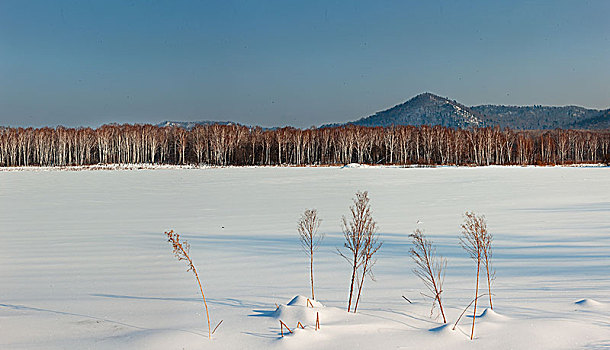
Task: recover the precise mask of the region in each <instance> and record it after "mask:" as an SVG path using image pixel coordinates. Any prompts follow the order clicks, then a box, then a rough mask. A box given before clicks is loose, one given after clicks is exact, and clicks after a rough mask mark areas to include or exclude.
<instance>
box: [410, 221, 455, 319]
mask: <svg viewBox="0 0 610 350" xmlns="http://www.w3.org/2000/svg"><path fill="white" fill-rule="evenodd" d="M410 237H411V242H412V243H413V247H411V249H410V251H409V252H410V253H411V258H413V261H415V265H416V267H415V268H414V269H413V272H414V273H415V275H417V277H419V279H421V280H422V282H424V285H425V286H426V288H428V291H429V292H430V293H431V295H427V294H423V293H422V294H423V295H424V296H426V297H428V298H430V299H432V308H431V309H430V316H432V315H433V313H434V308H435V307H436V304H438V306H439V309H440V312H441V315H442V316H443V323H447V319H446V318H445V311H444V310H443V303H442V299H441V293H442V292H443V282H444V280H445V268H446V267H447V259H445V258H443V257H442V256H441V257H437V255H436V249H435V248H434V246H433V245H432V241H431V240H429V239H427V238H426V236H425V235H424V232H423V231H422V230H420V229H416V230H415V231H414V232H413V233H412V234H411V235H410Z"/></svg>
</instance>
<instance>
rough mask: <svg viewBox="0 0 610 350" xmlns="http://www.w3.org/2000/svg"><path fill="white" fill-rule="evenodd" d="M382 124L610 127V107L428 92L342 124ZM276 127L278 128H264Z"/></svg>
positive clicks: (191, 125)
mask: <svg viewBox="0 0 610 350" xmlns="http://www.w3.org/2000/svg"><path fill="white" fill-rule="evenodd" d="M211 124H221V125H241V124H239V123H234V122H230V121H210V120H205V121H197V122H181V121H164V122H162V123H159V124H157V125H158V126H161V127H163V126H177V127H183V128H186V129H192V128H194V127H195V126H196V125H211ZM347 124H351V125H361V126H383V127H388V126H392V125H416V126H419V125H442V126H445V127H450V128H468V127H473V126H476V127H483V126H499V127H501V128H504V127H509V128H511V129H520V130H540V129H555V128H561V129H610V109H605V110H598V109H588V108H584V107H578V106H564V107H550V106H538V105H536V106H502V105H481V106H473V107H467V106H465V105H463V104H461V103H459V102H456V101H455V100H450V99H448V98H446V97H441V96H437V95H435V94H432V93H429V92H426V93H423V94H420V95H417V96H415V97H413V98H412V99H410V100H408V101H407V102H405V103H402V104H399V105H396V106H394V107H392V108H389V109H386V110H384V111H381V112H377V113H375V114H373V115H371V116H369V117H365V118H361V119H358V120H356V121H353V122H348V123H344V124H326V125H322V126H321V127H322V128H325V127H334V126H341V125H347ZM264 129H265V130H273V129H275V128H264Z"/></svg>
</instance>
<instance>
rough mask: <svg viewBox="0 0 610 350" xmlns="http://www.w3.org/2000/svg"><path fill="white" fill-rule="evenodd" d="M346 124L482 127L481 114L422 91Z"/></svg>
mask: <svg viewBox="0 0 610 350" xmlns="http://www.w3.org/2000/svg"><path fill="white" fill-rule="evenodd" d="M348 124H354V125H361V126H392V125H442V126H446V127H451V128H467V127H470V126H484V121H483V116H482V115H480V114H479V113H478V112H476V111H473V110H472V109H470V108H468V107H466V106H464V105H462V104H460V103H458V102H456V101H452V100H449V99H447V98H444V97H440V96H437V95H434V94H431V93H429V92H426V93H423V94H420V95H417V96H415V97H413V98H412V99H410V100H408V101H407V102H405V103H402V104H399V105H397V106H394V107H392V108H390V109H387V110H385V111H381V112H377V113H375V114H374V115H372V116H370V117H366V118H362V119H358V120H356V121H354V122H350V123H348ZM327 126H330V125H327Z"/></svg>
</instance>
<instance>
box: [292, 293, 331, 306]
mask: <svg viewBox="0 0 610 350" xmlns="http://www.w3.org/2000/svg"><path fill="white" fill-rule="evenodd" d="M307 300H309V303H311V304H309V303H308V302H307ZM287 305H288V306H305V307H307V306H313V307H324V305H322V303H320V302H319V301H315V300H313V299H309V298H307V297H304V296H302V295H297V296H296V297H294V298H292V300H290V301H289V302H288V304H287Z"/></svg>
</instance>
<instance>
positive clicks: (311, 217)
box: [297, 209, 324, 300]
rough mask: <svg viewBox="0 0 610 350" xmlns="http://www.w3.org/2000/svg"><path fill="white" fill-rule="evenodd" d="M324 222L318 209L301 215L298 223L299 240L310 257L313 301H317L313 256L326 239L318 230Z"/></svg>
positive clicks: (306, 211) (308, 210) (309, 210)
mask: <svg viewBox="0 0 610 350" xmlns="http://www.w3.org/2000/svg"><path fill="white" fill-rule="evenodd" d="M321 222H322V220H321V219H320V218H318V211H317V210H316V209H307V210H305V212H304V213H303V215H301V219H299V221H298V223H297V231H298V232H299V240H300V241H301V246H302V247H303V250H304V251H305V254H307V256H309V276H310V279H311V299H313V300H315V299H316V297H315V294H314V283H313V254H314V252H315V251H316V249H317V248H318V246H319V245H320V242H322V240H323V239H324V234H319V233H318V229H319V228H320V223H321Z"/></svg>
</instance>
